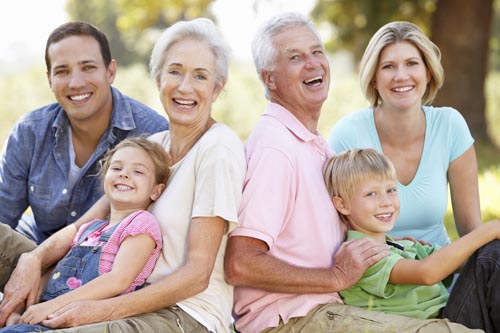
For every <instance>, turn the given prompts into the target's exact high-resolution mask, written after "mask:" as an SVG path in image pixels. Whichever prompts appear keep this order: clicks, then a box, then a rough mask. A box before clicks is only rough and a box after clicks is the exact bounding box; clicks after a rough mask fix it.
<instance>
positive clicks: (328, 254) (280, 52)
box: [226, 13, 467, 333]
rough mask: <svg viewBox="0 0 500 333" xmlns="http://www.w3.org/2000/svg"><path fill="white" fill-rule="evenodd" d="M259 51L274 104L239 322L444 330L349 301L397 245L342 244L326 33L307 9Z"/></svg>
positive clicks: (232, 243) (264, 34)
mask: <svg viewBox="0 0 500 333" xmlns="http://www.w3.org/2000/svg"><path fill="white" fill-rule="evenodd" d="M252 53H253V57H254V62H255V65H256V69H257V72H258V74H259V77H260V79H261V81H262V82H263V84H264V86H265V89H266V97H267V98H268V99H269V104H268V106H267V108H266V110H265V112H264V114H263V115H262V117H261V119H260V121H259V122H258V124H257V126H256V127H255V129H254V130H253V132H252V134H251V135H250V137H249V138H248V141H247V142H246V153H247V162H248V171H247V176H246V181H245V188H244V192H243V200H242V205H241V208H240V213H239V218H240V226H239V227H238V228H237V229H235V230H234V231H233V232H232V233H231V235H230V236H231V237H230V240H229V243H228V247H227V252H226V277H227V280H228V281H229V282H230V283H232V284H234V285H235V286H236V288H235V302H234V313H235V315H236V328H237V330H238V331H240V332H243V333H246V332H251V333H255V332H326V331H328V332H361V331H364V330H367V331H371V332H392V331H410V332H416V331H417V329H418V327H421V326H428V327H430V326H429V325H431V326H432V327H433V328H431V331H433V332H438V330H437V328H436V327H437V326H441V325H444V326H447V325H448V324H449V323H447V322H445V321H443V320H436V321H437V323H434V322H428V321H422V320H417V319H412V318H406V317H401V316H396V315H386V314H383V313H380V312H371V311H367V310H363V309H359V308H355V307H351V306H347V305H343V304H342V300H341V298H340V297H339V295H338V294H337V291H339V290H342V289H344V288H347V287H349V286H351V285H352V284H354V283H355V282H356V281H358V280H359V278H360V277H361V276H362V274H363V273H364V272H365V270H366V269H367V268H368V267H369V266H370V265H372V264H374V263H376V262H377V261H379V260H380V259H382V258H384V257H385V256H386V255H387V253H388V252H387V246H386V245H385V244H381V243H377V242H376V241H374V240H371V239H368V238H363V239H358V240H354V241H349V242H345V243H343V239H344V230H343V229H342V226H341V225H342V224H341V223H340V222H339V218H338V215H337V212H336V211H335V208H334V207H333V205H332V202H331V199H330V197H329V195H328V193H327V190H326V186H325V183H324V181H323V177H322V169H323V164H324V162H325V161H326V160H327V158H328V157H329V156H330V155H331V154H330V151H329V150H328V147H327V144H326V143H325V141H324V140H323V138H322V137H321V135H320V134H319V133H318V131H317V124H318V119H319V117H320V113H321V107H322V105H323V102H324V101H325V100H326V98H327V96H328V90H329V83H330V68H329V64H328V60H327V58H326V56H325V53H324V49H323V45H322V42H321V40H320V37H319V35H318V33H317V31H316V29H315V27H314V25H313V24H312V23H311V22H310V21H309V20H308V19H307V18H305V17H303V16H302V15H298V14H294V13H286V14H281V15H279V16H276V17H274V18H271V19H270V20H269V21H267V22H266V23H265V24H264V25H263V26H262V27H261V28H260V30H258V32H257V34H256V37H255V39H254V41H253V44H252ZM433 325H437V326H433ZM452 325H456V324H452ZM456 326H459V325H456ZM461 328H464V327H461ZM464 329H465V328H464ZM465 330H467V329H465Z"/></svg>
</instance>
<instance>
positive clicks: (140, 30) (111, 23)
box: [66, 0, 213, 66]
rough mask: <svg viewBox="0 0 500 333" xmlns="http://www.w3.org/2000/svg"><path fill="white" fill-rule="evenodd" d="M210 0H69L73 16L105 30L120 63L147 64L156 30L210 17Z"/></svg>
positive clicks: (68, 3) (114, 55) (67, 6)
mask: <svg viewBox="0 0 500 333" xmlns="http://www.w3.org/2000/svg"><path fill="white" fill-rule="evenodd" d="M212 1H213V0H189V1H183V0H86V1H80V0H68V1H67V4H66V10H67V12H68V14H69V15H70V17H71V18H72V19H74V20H81V21H87V22H90V23H92V24H94V25H96V26H97V27H99V29H101V30H102V31H104V33H106V35H107V36H108V39H109V43H110V47H111V52H112V54H113V57H114V58H115V59H117V61H118V63H119V64H120V65H123V66H126V65H130V64H134V63H142V64H146V63H147V60H148V57H149V53H150V51H151V47H152V45H153V43H154V41H155V40H156V38H157V35H158V32H159V31H160V30H162V29H164V28H167V27H168V26H170V25H172V24H173V23H175V22H177V21H180V20H188V19H193V18H196V17H200V16H204V17H210V18H212V19H213V16H212V15H211V13H210V12H209V5H210V3H211V2H212Z"/></svg>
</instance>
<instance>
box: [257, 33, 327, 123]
mask: <svg viewBox="0 0 500 333" xmlns="http://www.w3.org/2000/svg"><path fill="white" fill-rule="evenodd" d="M274 46H275V47H276V50H277V56H276V62H275V63H276V67H275V68H274V70H272V71H264V72H263V73H262V75H263V82H264V83H265V84H266V86H267V87H268V89H269V92H270V94H271V101H273V102H275V103H278V104H280V105H282V106H283V107H285V108H286V109H287V110H288V111H290V112H291V113H292V114H294V115H295V117H297V118H298V119H299V120H300V121H301V122H302V123H304V125H306V127H308V128H309V130H311V129H313V130H314V131H315V130H316V125H317V120H318V118H319V115H320V111H321V107H322V105H323V103H324V101H325V100H326V98H327V97H328V90H329V87H330V67H329V64H328V59H327V58H326V56H325V52H324V49H323V45H322V43H321V41H320V40H318V38H317V37H316V35H315V34H314V33H313V32H312V31H311V29H309V28H308V27H307V26H301V27H295V28H292V29H287V30H286V31H284V32H281V33H280V34H278V35H277V36H276V37H275V39H274Z"/></svg>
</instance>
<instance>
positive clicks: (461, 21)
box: [431, 0, 493, 143]
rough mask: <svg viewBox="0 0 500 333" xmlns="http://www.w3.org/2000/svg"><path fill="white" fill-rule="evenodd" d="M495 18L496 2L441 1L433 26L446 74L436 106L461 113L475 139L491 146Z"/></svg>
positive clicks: (488, 0) (487, 0) (434, 37)
mask: <svg viewBox="0 0 500 333" xmlns="http://www.w3.org/2000/svg"><path fill="white" fill-rule="evenodd" d="M492 18H493V0H481V1H470V0H439V2H438V6H437V10H436V11H435V12H434V14H433V15H432V23H431V24H432V35H431V38H432V40H433V41H434V42H435V43H436V44H437V45H439V48H440V49H441V55H442V61H441V62H442V64H443V68H444V71H445V73H446V80H445V83H444V85H443V88H441V90H440V91H439V93H438V95H437V98H436V101H435V103H436V105H449V106H453V107H455V108H457V109H458V110H460V112H461V113H462V114H463V116H464V117H465V119H467V123H468V125H469V128H470V130H471V132H472V135H473V136H474V138H475V139H476V140H478V141H482V142H485V143H491V140H490V137H489V135H488V130H487V124H486V113H485V111H486V98H485V80H486V74H487V69H488V54H489V52H488V51H489V48H488V45H489V40H490V35H491V22H492Z"/></svg>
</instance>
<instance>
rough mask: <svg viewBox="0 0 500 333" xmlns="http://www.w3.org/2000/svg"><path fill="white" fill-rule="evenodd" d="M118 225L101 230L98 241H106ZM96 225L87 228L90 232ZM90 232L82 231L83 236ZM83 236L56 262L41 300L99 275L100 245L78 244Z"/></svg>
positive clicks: (62, 292) (46, 299)
mask: <svg viewBox="0 0 500 333" xmlns="http://www.w3.org/2000/svg"><path fill="white" fill-rule="evenodd" d="M99 222H100V221H99ZM105 222H107V221H105ZM95 224H98V225H100V226H103V225H104V224H102V223H95ZM118 225H119V223H117V224H116V225H115V226H113V227H112V228H111V229H109V230H106V231H105V232H103V233H102V234H101V235H100V237H99V243H100V244H104V243H106V242H107V241H108V240H109V238H110V236H111V235H112V233H113V232H114V231H115V229H116V227H117V226H118ZM98 227H99V226H97V227H96V228H94V226H93V225H92V226H89V227H88V228H87V229H91V231H90V232H92V231H96V230H98ZM90 232H89V233H87V232H84V235H83V236H85V238H86V237H87V236H88V235H89V234H90ZM85 238H83V237H81V238H80V240H79V244H78V245H76V246H74V247H73V248H72V249H71V250H70V251H69V253H68V254H67V255H66V256H65V257H64V258H63V259H61V260H60V261H59V262H58V264H57V266H56V268H55V269H54V271H53V272H52V276H51V278H50V279H49V281H48V282H47V285H46V286H45V289H44V291H43V293H42V296H41V298H40V300H41V301H48V300H51V299H53V298H56V297H57V296H60V295H62V294H65V293H67V292H70V291H71V290H73V289H76V288H78V287H80V286H82V285H83V284H85V283H87V282H89V281H91V280H93V279H95V278H96V277H97V276H99V262H100V258H101V252H102V246H100V245H96V246H87V245H80V244H81V242H82V241H83V240H85Z"/></svg>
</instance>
